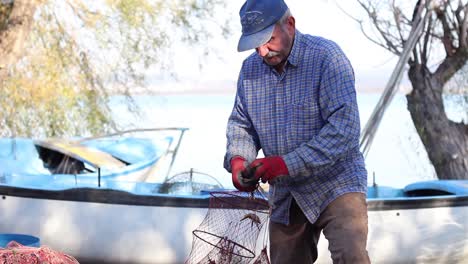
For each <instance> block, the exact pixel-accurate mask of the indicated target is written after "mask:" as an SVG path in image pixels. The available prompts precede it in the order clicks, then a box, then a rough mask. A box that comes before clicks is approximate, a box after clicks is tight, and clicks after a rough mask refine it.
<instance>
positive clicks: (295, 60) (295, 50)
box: [288, 30, 302, 67]
mask: <svg viewBox="0 0 468 264" xmlns="http://www.w3.org/2000/svg"><path fill="white" fill-rule="evenodd" d="M301 42H302V33H301V32H299V30H296V33H295V36H294V43H293V46H292V48H291V52H290V53H289V57H288V61H289V63H290V64H291V65H293V66H295V67H297V65H298V64H299V62H300V59H301V56H300V52H301V48H300V45H301Z"/></svg>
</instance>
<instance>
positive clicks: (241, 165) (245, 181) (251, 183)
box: [231, 156, 259, 192]
mask: <svg viewBox="0 0 468 264" xmlns="http://www.w3.org/2000/svg"><path fill="white" fill-rule="evenodd" d="M246 165H247V162H246V161H245V159H244V158H242V157H240V156H236V157H234V158H232V159H231V171H232V183H233V184H234V187H236V189H237V190H239V191H242V192H253V191H255V189H257V183H258V179H259V178H254V177H253V174H252V173H248V172H247V170H246Z"/></svg>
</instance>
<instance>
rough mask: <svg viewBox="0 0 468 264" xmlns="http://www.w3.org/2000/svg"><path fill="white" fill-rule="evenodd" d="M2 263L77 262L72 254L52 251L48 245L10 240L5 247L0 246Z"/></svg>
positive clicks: (51, 263) (63, 263) (69, 263)
mask: <svg viewBox="0 0 468 264" xmlns="http://www.w3.org/2000/svg"><path fill="white" fill-rule="evenodd" d="M0 263H2V264H36V263H37V264H43V263H47V264H78V261H77V260H76V259H75V258H73V257H72V256H69V255H66V254H63V253H60V252H57V251H54V250H52V249H50V248H48V247H45V246H41V247H39V248H37V247H27V246H23V245H21V244H20V243H17V242H15V241H12V242H10V243H8V245H7V246H6V248H0Z"/></svg>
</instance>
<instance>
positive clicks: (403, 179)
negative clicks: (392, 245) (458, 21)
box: [111, 93, 468, 187]
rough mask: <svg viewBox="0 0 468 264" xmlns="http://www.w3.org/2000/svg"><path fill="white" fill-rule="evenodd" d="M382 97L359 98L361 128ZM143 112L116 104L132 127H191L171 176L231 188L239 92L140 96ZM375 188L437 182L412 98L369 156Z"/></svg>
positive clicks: (459, 115)
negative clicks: (233, 116) (201, 178)
mask: <svg viewBox="0 0 468 264" xmlns="http://www.w3.org/2000/svg"><path fill="white" fill-rule="evenodd" d="M379 97H380V95H379V94H368V93H363V94H358V105H359V111H360V115H361V127H364V125H365V123H366V122H367V120H368V118H369V116H370V115H371V113H372V111H373V109H374V107H375V105H376V104H377V102H378V100H379ZM135 99H136V102H137V104H138V105H139V106H140V107H141V109H142V115H141V118H135V117H131V116H130V115H129V113H128V112H127V110H126V107H125V106H124V104H123V103H122V102H121V98H118V97H116V98H114V99H113V100H112V102H111V105H112V108H113V109H114V113H115V115H116V116H118V121H119V122H120V124H121V125H123V126H126V127H130V126H132V127H135V126H136V127H139V128H148V127H187V128H189V130H188V131H187V132H186V135H185V136H184V139H183V141H182V144H181V146H180V149H179V153H178V154H177V159H176V161H175V162H174V165H173V167H172V170H171V173H170V174H171V175H173V174H176V173H180V172H184V171H188V170H190V169H191V168H193V169H194V170H196V171H200V172H203V173H207V174H209V175H211V176H213V177H216V179H218V180H219V181H220V182H221V183H222V184H223V185H224V186H225V187H231V186H232V184H231V178H230V177H231V176H230V174H229V173H228V172H226V171H225V170H224V168H223V157H224V152H225V147H226V137H225V133H226V124H227V119H228V117H229V114H230V112H231V109H232V106H233V100H234V94H223V95H218V94H217V95H210V94H197V95H151V96H148V95H144V96H143V95H140V96H136V97H135ZM452 101H453V100H448V102H449V104H446V111H447V114H448V116H449V117H450V118H451V119H454V120H456V121H460V119H464V120H465V122H466V118H467V115H468V114H467V113H466V109H464V112H463V107H462V108H461V109H460V105H459V104H457V103H456V102H455V101H453V102H455V103H450V102H452ZM366 167H367V170H368V173H369V177H368V179H369V184H372V183H373V178H374V177H375V181H376V183H377V184H379V185H388V186H394V187H402V186H404V185H406V184H408V183H411V182H415V181H419V180H430V179H435V178H436V176H435V171H434V168H433V166H432V165H431V164H430V162H429V160H428V157H427V153H426V151H425V149H424V146H423V145H422V143H421V141H420V139H419V136H418V135H417V133H416V130H415V128H414V125H413V122H412V120H411V117H410V114H409V112H408V111H407V107H406V97H405V96H404V95H402V94H398V95H396V96H395V98H394V100H393V102H392V104H391V105H390V106H389V108H388V110H387V112H386V113H385V116H384V118H383V120H382V123H381V125H380V127H379V129H378V132H377V134H376V136H375V138H374V141H373V144H372V147H371V149H370V151H369V153H368V155H367V157H366Z"/></svg>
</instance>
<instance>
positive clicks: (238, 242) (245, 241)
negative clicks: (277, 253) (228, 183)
mask: <svg viewBox="0 0 468 264" xmlns="http://www.w3.org/2000/svg"><path fill="white" fill-rule="evenodd" d="M268 217H269V206H268V201H267V200H266V199H265V198H264V197H263V195H262V194H261V193H260V192H259V191H255V192H254V193H245V192H239V191H229V192H211V198H210V205H209V209H208V212H207V214H206V216H205V219H204V220H203V222H202V223H201V224H200V226H199V227H198V228H197V229H195V230H194V231H193V243H192V251H191V252H190V255H189V257H188V260H187V261H186V263H187V264H188V263H197V264H200V263H201V264H204V263H207V264H208V263H209V264H214V263H217V264H219V263H246V262H248V261H249V259H253V258H254V257H255V249H256V243H257V239H258V235H259V233H260V231H261V230H262V227H263V226H264V224H265V223H267V221H268Z"/></svg>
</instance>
